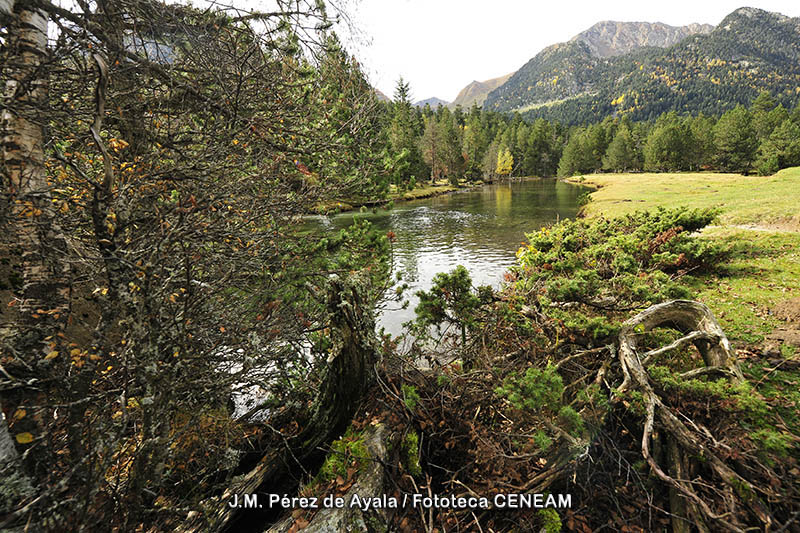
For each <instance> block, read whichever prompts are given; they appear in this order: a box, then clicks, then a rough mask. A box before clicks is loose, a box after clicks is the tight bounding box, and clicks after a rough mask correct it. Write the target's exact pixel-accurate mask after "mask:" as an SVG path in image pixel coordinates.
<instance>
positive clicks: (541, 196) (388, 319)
mask: <svg viewBox="0 0 800 533" xmlns="http://www.w3.org/2000/svg"><path fill="white" fill-rule="evenodd" d="M585 191H587V189H586V188H584V187H579V186H575V185H570V184H568V183H564V182H560V181H556V180H552V179H530V180H521V181H513V182H511V183H502V184H495V185H487V186H484V187H481V188H480V189H477V190H472V191H464V192H456V193H453V194H448V195H444V196H437V197H435V198H426V199H423V200H413V201H409V202H400V203H398V204H397V205H396V206H395V208H394V209H392V210H389V211H385V210H380V211H378V212H377V213H372V212H366V213H358V214H356V216H358V217H359V218H364V219H367V220H369V221H370V222H372V224H373V225H374V226H375V228H377V229H379V230H381V231H384V232H388V231H390V230H391V231H393V232H394V233H395V235H396V240H395V243H394V254H395V258H394V261H395V264H394V268H395V271H400V272H401V273H402V275H403V281H404V282H405V283H408V285H409V289H408V290H407V291H406V297H407V298H408V299H409V300H410V304H409V306H408V308H407V309H398V307H399V305H398V304H390V305H389V306H388V308H387V309H385V310H384V311H383V312H382V313H381V315H380V317H379V321H378V322H379V323H378V327H379V328H380V327H383V328H385V329H386V331H387V332H388V333H391V334H393V335H397V334H399V333H401V332H402V324H403V322H407V321H409V320H411V319H413V318H414V307H415V306H416V305H417V303H418V299H417V297H416V295H415V294H414V293H415V292H416V291H418V290H420V289H428V288H430V286H431V282H432V280H433V276H434V275H435V274H436V273H437V272H444V271H449V270H452V269H453V268H455V267H456V266H457V265H464V266H465V267H466V268H467V270H469V272H470V274H471V276H472V281H473V284H474V285H475V286H478V285H492V286H493V287H495V288H497V287H499V286H500V284H501V282H502V276H503V272H505V271H506V270H507V269H508V267H509V266H510V265H512V264H513V263H514V261H515V259H516V258H515V253H516V251H517V249H518V248H519V247H520V245H521V244H522V243H523V241H525V234H526V233H530V232H533V231H536V230H538V229H539V228H541V227H542V226H544V225H546V224H549V223H552V222H555V221H557V220H559V219H563V218H572V217H574V216H575V215H576V213H577V212H578V197H579V196H580V195H581V194H582V193H584V192H585ZM353 216H354V213H353V212H349V213H341V214H339V215H336V216H333V217H319V219H317V223H319V224H321V225H322V226H324V227H326V228H328V229H331V230H334V229H335V230H338V229H340V228H344V227H346V226H349V225H350V224H352V223H353Z"/></svg>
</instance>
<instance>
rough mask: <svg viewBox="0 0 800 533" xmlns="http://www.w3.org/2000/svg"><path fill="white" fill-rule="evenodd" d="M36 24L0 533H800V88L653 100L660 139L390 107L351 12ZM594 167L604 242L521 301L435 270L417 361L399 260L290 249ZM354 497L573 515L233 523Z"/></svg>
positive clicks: (343, 249)
mask: <svg viewBox="0 0 800 533" xmlns="http://www.w3.org/2000/svg"><path fill="white" fill-rule="evenodd" d="M11 4H14V5H13V6H12V7H13V9H6V8H8V7H9V5H10V3H9V2H0V7H2V8H3V9H0V11H2V13H0V15H1V16H0V25H1V27H0V34H1V35H2V37H0V40H2V41H3V43H4V45H7V46H3V47H0V66H2V73H3V75H2V78H3V84H4V99H3V103H4V108H3V134H2V136H0V137H1V139H0V144H2V150H0V166H2V168H3V172H2V173H0V174H1V175H2V176H1V177H2V180H0V181H2V183H1V184H0V186H1V190H0V307H1V308H2V309H3V314H2V323H0V530H3V531H6V530H8V531H12V532H15V533H16V532H18V531H27V530H36V531H44V532H48V531H57V532H63V531H94V530H98V529H102V530H108V531H115V532H129V531H152V532H160V531H179V532H183V533H189V532H198V533H199V532H204V533H222V532H224V531H265V530H269V531H278V530H280V531H283V532H285V531H291V532H296V531H298V530H301V529H306V528H307V527H308V526H310V524H311V523H312V522H317V524H316V525H315V526H314V527H315V528H316V530H317V531H342V530H344V529H348V528H350V529H354V530H372V531H401V532H403V533H412V532H416V531H428V532H432V531H473V530H482V531H496V532H498V533H512V532H516V531H541V530H543V529H544V530H545V531H546V532H547V533H557V532H559V531H562V530H572V531H581V532H586V531H597V530H600V529H608V530H617V531H626V532H629V533H633V532H643V531H656V530H660V531H663V530H672V531H676V532H679V533H689V531H690V529H691V528H690V527H689V526H688V525H689V524H691V525H692V526H694V527H695V528H696V529H697V530H698V531H701V532H706V531H720V530H722V531H729V532H737V533H741V532H744V531H753V530H760V531H771V530H778V531H795V530H797V525H798V518H800V485H799V484H798V483H797V480H798V479H800V445H799V444H800V410H798V406H800V391H799V390H798V386H797V385H798V383H800V360H799V358H800V231H798V225H799V224H800V213H798V207H797V192H798V189H800V187H798V185H800V166H798V165H800V107H798V106H797V105H796V104H797V94H800V89H798V90H797V91H795V92H794V94H786V93H782V94H779V95H772V94H771V93H770V91H769V90H768V89H769V88H770V87H774V86H773V85H772V84H764V85H763V86H762V84H754V85H751V86H750V87H749V88H748V89H747V91H745V92H744V93H740V92H737V93H733V92H724V93H714V94H719V95H720V98H719V99H717V102H718V104H719V106H718V107H714V108H709V109H706V107H705V106H704V107H703V109H704V111H708V112H709V113H710V114H709V115H704V114H698V115H695V116H691V115H687V114H678V112H676V111H670V109H680V108H681V107H679V106H678V101H679V100H672V98H673V95H678V93H676V91H675V90H674V89H672V88H671V87H672V85H671V83H672V80H669V79H665V78H664V77H663V76H655V77H653V78H652V79H651V80H649V81H648V83H652V84H655V85H654V87H656V86H657V87H659V88H660V89H659V93H663V94H664V95H668V96H669V97H670V102H667V101H664V102H663V103H664V104H669V105H665V106H663V109H660V108H659V109H658V110H657V111H656V110H655V109H654V110H653V113H652V114H650V115H649V118H648V120H647V121H642V122H635V121H632V120H631V119H632V117H633V116H636V115H631V114H625V113H620V112H618V111H619V109H618V111H615V112H613V113H609V114H608V115H607V116H605V117H598V121H596V122H594V123H592V122H591V120H592V118H591V117H592V115H593V113H590V111H589V110H588V109H587V110H585V117H586V120H584V119H581V121H580V122H582V123H583V124H584V125H583V126H570V125H569V124H568V123H561V122H556V121H548V120H545V119H537V120H535V121H533V122H526V121H525V120H523V118H522V116H520V115H519V114H515V115H506V114H500V113H497V112H492V111H487V110H484V109H482V108H480V107H478V106H476V105H473V106H471V107H470V109H468V110H467V109H461V108H460V107H456V108H455V109H454V110H450V109H448V108H445V107H439V108H437V109H435V110H434V109H431V108H430V107H429V106H426V107H423V108H421V109H420V108H418V107H415V106H414V105H413V104H412V101H411V90H410V86H409V84H408V83H406V82H404V81H403V80H402V79H400V80H399V81H398V83H397V86H396V90H395V94H394V99H393V101H390V102H381V101H380V100H379V99H378V98H377V95H376V93H375V89H374V87H372V86H371V84H370V83H369V81H368V79H367V77H366V76H365V74H364V72H363V70H362V67H361V64H360V63H359V61H358V59H357V58H356V57H355V56H353V55H352V54H351V53H350V52H349V51H348V50H347V49H346V48H345V47H344V46H343V45H342V44H341V42H340V41H339V39H338V37H337V36H336V34H335V33H334V32H333V30H332V28H333V27H334V25H335V19H336V18H338V17H329V14H328V11H327V8H326V3H325V2H279V3H278V6H277V11H273V12H267V13H243V12H242V11H240V10H236V9H234V8H233V7H231V8H229V9H228V8H223V7H222V6H217V7H212V8H209V9H197V8H194V7H192V6H189V5H182V4H169V3H163V2H159V1H156V0H129V1H126V2H75V3H71V4H70V5H69V6H61V5H59V3H53V2H49V1H43V2H16V3H14V2H11ZM345 4H348V3H347V2H345ZM110 5H113V9H110V8H109V6H110ZM746 13H749V14H750V15H753V13H752V12H749V11H748V12H746ZM345 15H346V13H345ZM745 18H748V19H749V18H751V17H749V16H748V17H744V18H742V21H743V22H744V23H746V20H744V19H745ZM768 18H769V19H770V20H771V19H772V18H771V17H768ZM781 20H783V19H781ZM726 31H727V30H726ZM726 35H727V34H726ZM748 35H749V34H748ZM792 46H793V45H792V43H788V45H787V43H786V42H784V41H781V40H771V41H766V42H765V43H764V48H763V50H767V49H768V50H773V49H774V53H775V54H782V53H784V49H786V50H789V52H790V53H795V52H796V51H797V50H796V49H795V48H792ZM726 50H727V51H726ZM722 52H724V53H730V52H731V47H727V46H726V47H724V50H720V53H722ZM714 53H715V54H716V53H717V52H714ZM770 53H772V52H770ZM796 55H797V54H795V56H796ZM718 66H719V67H720V68H723V69H725V70H727V69H728V67H727V66H725V65H718ZM714 68H716V67H714ZM512 79H514V78H512ZM557 81H558V77H556V79H555V80H554V82H553V85H554V86H555V85H556V83H557ZM565 81H566V80H565ZM570 83H572V82H570ZM778 87H779V86H778ZM762 88H763V89H767V90H764V91H762V92H760V93H759V94H758V95H757V96H756V91H759V90H760V89H762ZM737 95H738V96H737ZM747 95H749V96H752V97H754V99H753V100H752V101H751V102H750V104H749V106H745V105H743V104H744V103H745V100H746V98H745V96H747ZM680 98H689V99H691V98H693V96H692V93H691V92H690V93H686V94H681V95H680ZM694 98H696V97H694ZM623 101H625V102H627V104H626V106H628V105H634V106H636V105H638V103H637V97H636V96H632V97H629V98H628V99H627V100H625V99H624V98H622V97H621V96H616V97H615V100H614V101H613V102H611V106H612V107H613V106H620V105H621V103H622V102H623ZM614 102H616V103H614ZM737 102H738V104H739V105H737ZM784 105H785V106H787V107H784ZM734 106H735V107H734ZM683 109H685V108H683ZM662 111H663V113H662ZM657 112H658V113H661V114H660V115H659V114H657ZM697 169H705V170H718V171H725V172H741V173H743V174H745V175H735V174H715V173H710V172H701V173H684V172H683V171H688V170H697ZM780 169H785V170H782V171H780V172H778V171H779V170H780ZM601 171H607V172H637V171H653V172H661V173H659V174H652V173H650V174H591V175H589V174H590V173H593V172H601ZM751 172H758V173H759V174H761V175H762V176H763V177H751V176H747V174H748V173H751ZM577 174H585V175H586V176H584V178H583V180H582V181H581V178H571V179H572V180H577V181H578V182H580V183H582V184H593V185H594V186H595V187H598V189H597V190H596V191H595V192H593V193H591V194H590V195H588V196H587V197H586V202H585V205H584V210H583V212H584V216H583V217H578V218H574V219H565V220H563V219H562V220H560V221H559V222H557V223H554V224H552V225H548V226H546V227H541V228H528V229H529V230H530V231H531V233H528V234H527V235H526V242H524V243H522V244H521V246H520V247H519V249H518V250H517V254H516V257H517V263H516V264H515V265H514V266H512V267H511V268H510V269H509V270H508V271H507V272H506V274H505V275H504V284H503V286H502V287H501V289H500V290H495V289H494V288H492V287H489V286H481V287H476V286H474V284H473V279H472V277H471V274H470V272H469V271H468V270H467V269H466V268H465V267H463V266H458V267H456V268H455V269H454V270H452V271H451V272H439V273H436V274H435V275H434V276H433V280H432V284H431V287H430V288H428V289H427V290H422V291H418V292H417V294H416V295H417V296H418V297H419V305H417V306H416V307H415V309H414V311H415V318H414V319H413V320H411V321H410V322H408V324H407V326H408V328H407V331H408V332H409V337H412V336H413V339H410V340H411V342H409V343H406V344H403V343H401V342H400V339H397V338H391V337H390V336H382V335H378V334H376V331H375V322H376V313H377V312H378V310H380V309H382V308H385V307H386V306H388V305H390V304H392V303H396V302H402V300H403V290H404V286H407V285H405V284H404V283H403V280H402V276H401V275H397V272H395V271H394V270H393V250H394V249H393V242H394V240H395V239H396V237H397V236H396V235H395V234H394V232H392V231H388V232H384V231H378V230H377V226H373V225H372V224H371V223H370V221H369V220H364V219H366V218H368V217H360V219H359V217H354V218H355V219H356V220H353V224H352V225H350V226H349V227H347V228H344V229H341V230H340V231H338V232H335V233H333V232H323V231H320V232H316V231H308V228H307V227H304V225H303V224H302V223H298V222H299V221H301V220H302V218H303V217H304V216H305V215H307V214H309V213H311V212H314V211H316V210H322V211H328V210H338V209H342V208H346V207H349V208H354V207H358V206H359V205H361V206H362V209H364V210H365V209H366V208H367V207H374V208H377V206H378V205H379V204H384V203H386V204H387V205H388V206H391V204H392V203H393V202H394V201H405V200H410V199H417V198H425V197H430V196H437V195H440V194H449V193H452V192H455V191H456V190H458V189H459V188H460V186H461V185H462V184H465V185H472V184H476V185H477V184H479V183H486V182H494V181H495V180H498V179H506V178H510V179H516V178H514V176H515V175H531V176H544V177H551V176H559V177H567V176H574V175H577ZM431 182H432V184H431ZM423 185H425V186H423ZM504 196H505V197H508V195H504ZM355 198H358V199H365V200H364V202H354V203H353V204H352V205H345V202H335V201H333V200H332V199H355ZM569 198H570V202H571V201H572V198H574V196H573V195H570V196H569ZM505 199H506V198H500V197H499V195H498V196H497V198H496V200H505ZM496 203H497V204H498V205H499V204H500V203H502V202H496ZM500 222H501V223H503V222H504V221H503V220H500ZM459 223H460V221H457V222H456V223H455V224H454V226H455V227H456V229H459V228H462V227H463V226H459V225H458V224H459ZM462 233H464V234H465V235H467V234H468V232H466V231H464V232H462ZM443 246H448V245H446V244H445V245H443ZM515 247H516V245H515ZM422 266H423V265H415V268H417V267H419V268H418V270H421V269H422ZM424 266H426V267H427V266H429V265H424ZM390 289H395V290H394V291H390ZM401 305H403V304H401ZM419 361H427V362H429V365H427V366H426V367H424V368H423V367H420V366H418V365H417V363H418V362H419ZM355 492H357V493H358V494H359V496H360V497H362V498H364V497H368V496H369V497H373V498H375V499H376V500H379V501H383V500H385V499H386V498H388V496H389V495H390V493H391V495H392V497H393V498H396V499H397V500H401V501H403V499H404V497H406V496H410V497H413V495H420V494H422V495H427V496H428V497H429V498H430V499H435V498H438V499H440V500H444V501H448V500H452V498H454V497H461V496H464V495H470V496H473V495H475V494H478V495H480V496H490V495H493V494H498V493H503V494H510V493H514V494H523V493H524V494H544V493H550V494H571V495H572V502H573V506H572V507H571V508H569V509H558V510H556V509H552V508H548V509H528V508H515V509H511V508H503V509H499V508H489V509H470V508H452V507H451V508H444V507H441V508H429V509H424V510H423V509H420V508H411V507H406V508H401V509H396V510H385V511H386V512H384V511H383V510H381V511H380V512H372V511H370V512H369V513H363V514H362V515H358V516H353V515H350V516H344V515H342V514H340V513H339V512H340V509H332V510H322V511H320V512H319V514H318V515H315V513H316V511H317V510H316V509H310V508H292V509H284V508H281V509H278V508H277V507H270V508H269V509H267V508H266V507H265V508H264V509H262V510H258V509H255V510H253V509H249V508H245V507H249V506H242V507H237V508H234V507H232V506H230V505H228V501H229V500H228V497H229V496H231V495H245V494H246V495H255V494H257V493H270V494H273V495H277V494H285V495H287V498H286V499H287V500H289V501H294V500H295V498H294V496H295V495H298V496H300V497H314V498H316V497H319V498H320V499H322V498H324V497H325V496H329V495H336V496H343V495H344V494H346V493H355ZM289 495H291V497H288V496H289ZM246 501H248V500H247V498H245V502H246ZM321 501H324V500H321ZM371 501H374V500H371ZM251 503H252V502H251ZM341 511H342V512H350V511H349V510H341ZM376 511H377V510H376ZM337 513H339V514H337ZM279 515H283V516H279ZM326 517H327V518H326ZM281 519H283V520H284V521H285V525H286V527H284V528H283V529H280V526H279V525H276V522H277V521H279V520H281ZM322 520H329V522H328V523H327V524H325V523H322V524H320V523H319V522H321V521H322ZM334 523H335V524H336V525H335V526H334V525H332V524H334ZM310 530H314V529H310Z"/></svg>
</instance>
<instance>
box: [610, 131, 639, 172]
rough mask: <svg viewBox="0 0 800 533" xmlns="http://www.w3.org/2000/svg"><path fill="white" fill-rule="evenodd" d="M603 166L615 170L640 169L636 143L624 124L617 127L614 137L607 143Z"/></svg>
mask: <svg viewBox="0 0 800 533" xmlns="http://www.w3.org/2000/svg"><path fill="white" fill-rule="evenodd" d="M603 168H604V169H605V170H612V171H615V172H627V171H629V170H641V163H640V160H639V154H638V153H637V151H636V143H635V141H634V139H633V136H632V135H631V130H630V129H629V128H628V126H627V125H626V124H622V125H620V126H619V128H617V133H616V135H614V139H613V140H612V141H611V144H609V145H608V150H607V151H606V155H605V157H604V158H603Z"/></svg>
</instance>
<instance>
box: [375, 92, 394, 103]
mask: <svg viewBox="0 0 800 533" xmlns="http://www.w3.org/2000/svg"><path fill="white" fill-rule="evenodd" d="M374 91H375V96H377V97H378V100H379V101H381V102H391V101H392V99H391V98H389V97H388V96H386V95H385V94H383V92H381V90H380V89H374Z"/></svg>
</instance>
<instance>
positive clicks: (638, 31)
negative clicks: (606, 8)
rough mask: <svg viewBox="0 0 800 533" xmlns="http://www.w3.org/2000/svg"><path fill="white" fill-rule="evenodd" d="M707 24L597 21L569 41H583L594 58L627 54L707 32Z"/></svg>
mask: <svg viewBox="0 0 800 533" xmlns="http://www.w3.org/2000/svg"><path fill="white" fill-rule="evenodd" d="M713 29H714V26H712V25H711V24H689V25H687V26H669V25H667V24H662V23H661V22H615V21H611V20H606V21H603V22H598V23H597V24H595V25H594V26H592V27H591V28H589V29H588V30H585V31H582V32H581V33H579V34H578V35H576V36H575V37H573V38H572V39H570V41H581V42H584V43H586V44H587V46H588V47H589V52H591V54H592V55H594V56H597V57H614V56H619V55H622V54H627V53H628V52H632V51H634V50H638V49H639V48H644V47H645V46H657V47H659V48H667V47H668V46H672V45H673V44H677V43H679V42H681V41H682V40H684V39H685V38H687V37H689V36H690V35H695V34H706V33H711V30H713Z"/></svg>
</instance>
